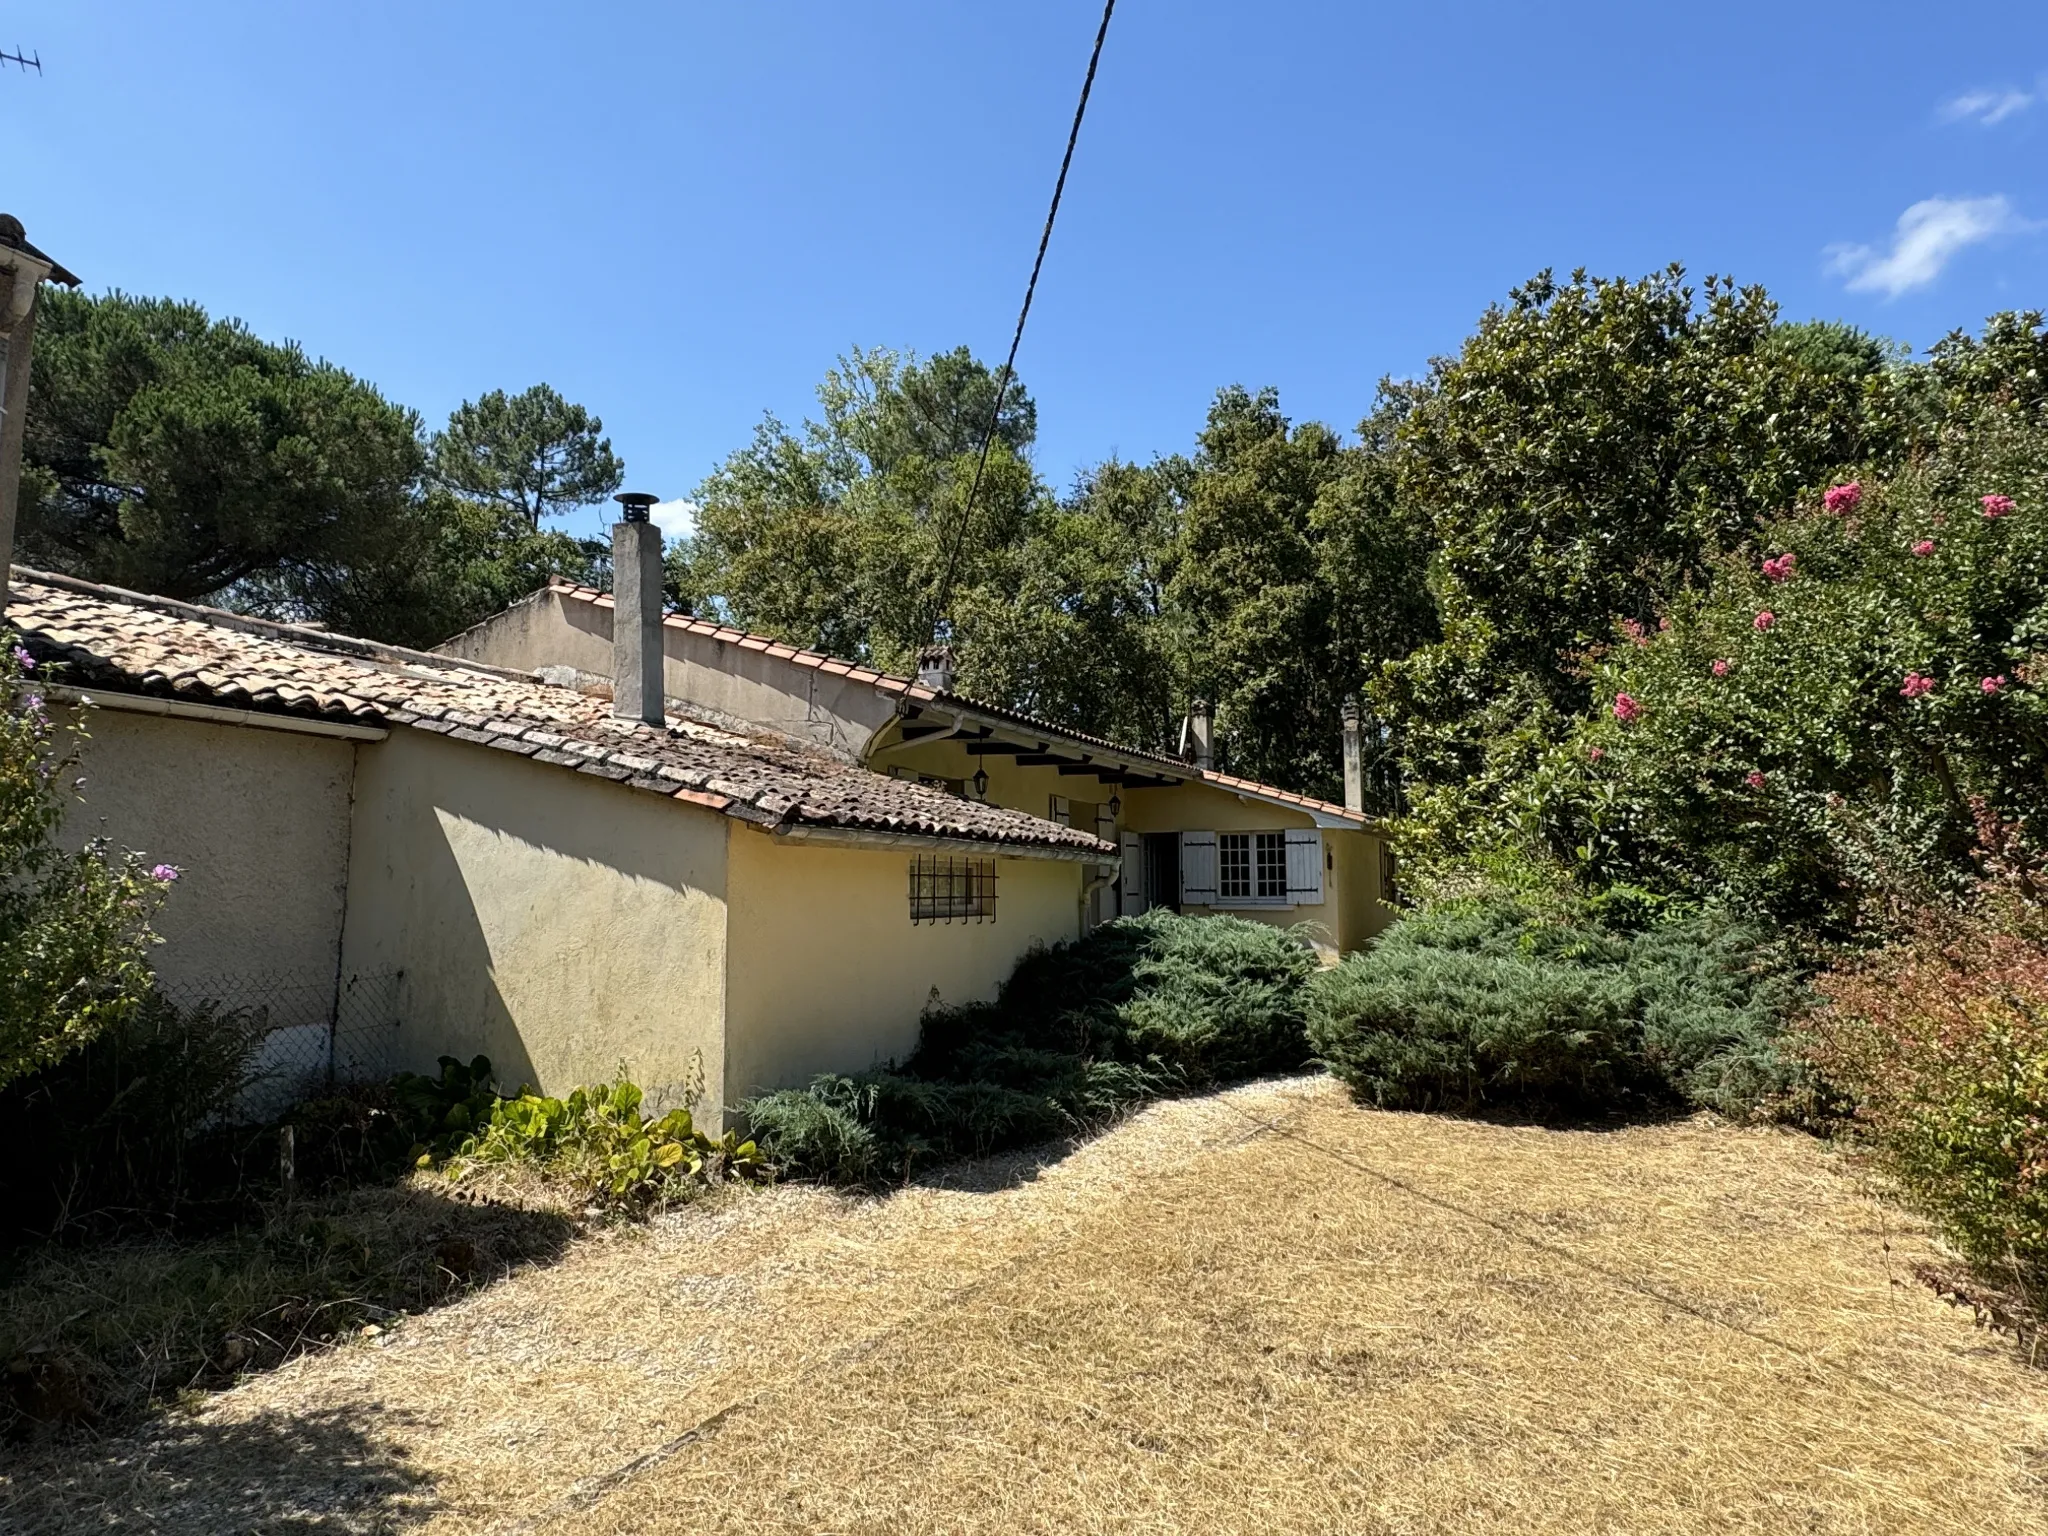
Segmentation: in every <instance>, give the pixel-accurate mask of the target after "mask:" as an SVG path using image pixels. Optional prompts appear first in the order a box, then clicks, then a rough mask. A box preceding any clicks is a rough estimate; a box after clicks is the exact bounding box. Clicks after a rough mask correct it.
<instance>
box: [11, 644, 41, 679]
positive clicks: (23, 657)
mask: <svg viewBox="0 0 2048 1536" xmlns="http://www.w3.org/2000/svg"><path fill="white" fill-rule="evenodd" d="M14 661H15V665H17V666H19V667H20V668H21V670H22V671H24V672H33V671H35V669H36V659H35V657H33V656H31V655H30V654H29V651H28V647H27V646H25V645H17V646H16V647H15V648H14Z"/></svg>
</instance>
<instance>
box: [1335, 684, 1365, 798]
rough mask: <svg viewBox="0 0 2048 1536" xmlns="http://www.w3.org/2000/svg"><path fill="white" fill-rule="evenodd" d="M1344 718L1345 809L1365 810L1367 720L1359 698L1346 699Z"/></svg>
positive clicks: (1343, 709)
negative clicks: (1360, 707) (1359, 703)
mask: <svg viewBox="0 0 2048 1536" xmlns="http://www.w3.org/2000/svg"><path fill="white" fill-rule="evenodd" d="M1341 713H1342V715H1343V718H1344V809H1345V810H1347V811H1358V812H1360V813H1363V812H1364V810H1365V721H1364V716H1363V713H1362V711H1360V709H1359V707H1358V700H1356V699H1346V700H1345V701H1344V703H1343V706H1342V709H1341Z"/></svg>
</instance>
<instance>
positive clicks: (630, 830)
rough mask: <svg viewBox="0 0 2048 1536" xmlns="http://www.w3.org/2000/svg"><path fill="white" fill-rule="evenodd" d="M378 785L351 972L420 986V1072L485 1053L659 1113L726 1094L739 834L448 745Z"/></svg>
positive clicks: (410, 1057)
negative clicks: (731, 919)
mask: <svg viewBox="0 0 2048 1536" xmlns="http://www.w3.org/2000/svg"><path fill="white" fill-rule="evenodd" d="M386 746H387V749H388V750H389V751H390V753H391V755H389V756H387V757H384V758H382V759H381V760H379V761H378V763H377V765H376V767H375V769H374V770H373V771H372V772H371V773H368V774H366V776H365V777H366V779H367V780H369V781H370V782H369V783H367V784H366V793H365V795H364V797H363V798H364V799H367V800H368V801H369V802H370V805H371V808H370V809H369V811H368V812H367V819H366V821H365V822H364V823H362V825H363V826H364V827H365V830H364V831H363V832H362V833H361V834H360V835H359V838H358V842H357V847H356V852H355V856H354V864H355V867H356V870H357V872H358V877H357V883H356V886H355V889H354V891H353V892H352V895H351V899H350V912H349V936H348V939H347V944H346V947H347V952H348V963H349V967H350V969H351V970H352V971H361V972H366V973H367V972H374V971H382V970H392V971H402V972H403V973H404V980H403V985H402V995H401V998H400V1009H399V1014H400V1017H401V1018H402V1019H403V1021H404V1022H403V1024H402V1026H401V1028H400V1031H399V1040H400V1055H401V1058H402V1062H403V1064H404V1065H406V1066H408V1067H410V1068H412V1069H413V1070H416V1071H423V1072H429V1073H431V1072H432V1071H433V1070H434V1066H435V1062H436V1061H437V1059H438V1058H439V1057H441V1056H443V1055H450V1056H455V1057H458V1058H461V1059H465V1060H466V1059H468V1058H469V1057H472V1056H475V1055H478V1054H481V1055H485V1056H488V1057H489V1058H490V1059H491V1061H492V1062H493V1063H494V1064H495V1066H496V1068H497V1077H498V1082H499V1084H500V1086H501V1087H503V1088H506V1089H508V1090H510V1089H516V1088H517V1087H519V1086H520V1085H521V1084H523V1083H531V1084H533V1085H535V1086H537V1087H541V1088H543V1089H545V1090H546V1091H548V1092H550V1093H560V1092H565V1091H566V1090H567V1089H568V1088H570V1087H572V1086H574V1085H575V1084H576V1083H578V1082H594V1081H601V1080H603V1079H605V1078H608V1077H610V1076H611V1075H613V1074H614V1073H615V1072H616V1071H617V1070H618V1069H619V1067H620V1065H621V1064H624V1065H625V1066H626V1067H627V1068H628V1069H629V1071H630V1072H631V1073H632V1075H633V1076H634V1078H635V1080H636V1081H637V1082H639V1083H640V1085H641V1086H642V1087H643V1088H645V1089H647V1090H648V1091H649V1093H650V1095H651V1096H655V1095H658V1091H659V1090H660V1089H662V1088H663V1087H665V1086H667V1085H669V1084H670V1083H672V1082H673V1083H680V1082H682V1081H684V1080H685V1079H686V1077H687V1076H688V1075H689V1073H688V1063H689V1061H690V1059H691V1056H692V1052H693V1051H695V1052H698V1053H700V1057H701V1066H700V1068H699V1071H700V1072H703V1071H707V1070H708V1072H709V1073H710V1075H711V1078H712V1080H713V1081H714V1082H718V1081H722V1079H721V1078H720V1076H719V1072H720V1062H719V1051H720V1047H721V1044H722V1035H721V1034H720V1033H719V1031H718V1024H719V1020H720V1018H721V1017H722V1005H723V985H724V931H725V930H724V881H725V831H726V828H725V823H724V821H723V820H722V819H721V818H719V817H717V816H715V815H714V814H712V813H711V812H708V811H696V810H694V809H693V808H688V807H680V806H678V805H676V804H675V803H674V802H673V801H669V800H665V799H661V798H658V797H656V796H652V795H648V794H645V793H643V792H641V791H637V790H632V789H627V788H623V787H621V786H618V785H614V784H611V783H608V782H606V781H604V780H602V779H596V778H591V777H588V776H579V775H576V774H572V773H566V772H564V771H563V770H561V769H560V768H556V767H550V766H547V765H544V764H534V763H529V762H526V761H525V760H523V759H520V758H517V757H513V756H511V755H509V754H497V753H485V752H478V751H476V750H475V749H474V748H473V747H470V746H468V745H464V744H460V743H451V742H446V741H443V740H440V739H439V738H435V737H425V738H423V739H421V738H415V737H412V736H411V735H410V734H409V733H399V734H395V735H394V736H393V737H392V738H391V741H390V742H389V743H387V744H386Z"/></svg>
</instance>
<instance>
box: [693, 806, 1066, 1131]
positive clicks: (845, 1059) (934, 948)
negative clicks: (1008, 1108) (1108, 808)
mask: <svg viewBox="0 0 2048 1536" xmlns="http://www.w3.org/2000/svg"><path fill="white" fill-rule="evenodd" d="M910 858H911V855H910V852H909V851H907V850H906V851H903V852H893V851H883V850H873V849H865V848H843V847H840V848H835V847H828V846H824V845H819V844H803V843H788V842H778V841H777V840H776V839H775V838H774V837H772V836H771V835H769V834H767V833H764V832H757V831H754V830H753V829H751V828H747V827H742V826H738V825H735V827H734V828H733V831H732V836H731V840H730V856H729V861H728V865H727V869H728V885H727V909H728V912H729V923H728V928H727V934H728V939H727V948H726V1008H727V1026H726V1027H727V1035H726V1040H727V1050H726V1064H725V1092H726V1102H728V1103H731V1102H734V1101H736V1100H738V1099H740V1098H743V1097H745V1096H746V1095H748V1094H750V1093H756V1092H759V1091H761V1090H763V1089H767V1088H777V1087H787V1086H791V1085H795V1084H800V1083H803V1082H806V1081H808V1080H809V1079H810V1078H811V1077H813V1076H815V1075H816V1074H818V1073H820V1072H858V1071H860V1070H862V1069H864V1068H866V1067H870V1066H873V1065H875V1064H876V1063H877V1062H881V1061H886V1060H888V1059H890V1058H892V1057H893V1058H896V1059H899V1060H900V1059H901V1058H903V1057H905V1056H907V1055H909V1053H910V1052H911V1051H912V1050H913V1049H915V1048H916V1045H917V1027H918V1018H919V1015H920V1014H922V1013H923V1011H924V1007H925V1004H926V1002H927V1001H928V1000H929V998H930V996H931V993H932V990H933V988H937V989H938V993H939V996H940V998H941V999H943V1000H944V1001H945V1002H948V1003H964V1002H971V1001H974V1000H977V999H984V998H989V997H993V996H994V995H995V991H996V988H997V987H998V986H999V985H1000V984H1001V983H1002V981H1003V979H1004V978H1005V977H1007V976H1008V975H1009V974H1010V971H1011V970H1012V969H1013V968H1014V967H1015V965H1016V963H1017V961H1018V959H1019V957H1021V956H1022V955H1023V954H1024V953H1025V952H1026V951H1027V950H1028V949H1030V948H1031V946H1032V945H1033V944H1053V943H1056V942H1058V941H1059V940H1061V939H1067V938H1072V937H1073V936H1074V935H1075V933H1076V932H1077V930H1078V927H1079V922H1080V898H1081V887H1082V874H1083V866H1081V865H1079V864H1070V863H1065V862H1061V861H1054V860H1048V859H1000V860H998V861H997V872H996V881H997V885H996V919H995V921H994V922H992V923H988V922H984V923H972V922H969V923H959V922H956V923H952V924H950V925H949V924H946V923H919V924H916V925H913V924H912V923H911V921H910V896H909V886H910V880H909V866H910Z"/></svg>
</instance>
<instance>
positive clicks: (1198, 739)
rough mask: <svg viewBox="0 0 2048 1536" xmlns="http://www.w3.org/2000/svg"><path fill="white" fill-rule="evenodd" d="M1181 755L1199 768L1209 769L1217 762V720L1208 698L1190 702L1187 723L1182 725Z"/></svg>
mask: <svg viewBox="0 0 2048 1536" xmlns="http://www.w3.org/2000/svg"><path fill="white" fill-rule="evenodd" d="M1180 755H1181V756H1182V757H1184V758H1186V759H1188V761H1190V762H1192V763H1193V764H1194V765H1195V766H1196V767H1197V768H1201V769H1205V770H1206V769H1208V768H1210V767H1213V766H1214V765H1215V762H1216V722H1215V720H1214V718H1213V717H1211V715H1210V713H1209V701H1208V700H1207V699H1195V700H1192V701H1191V702H1190V703H1189V704H1188V718H1187V723H1186V724H1185V725H1183V726H1182V727H1181V732H1180Z"/></svg>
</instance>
